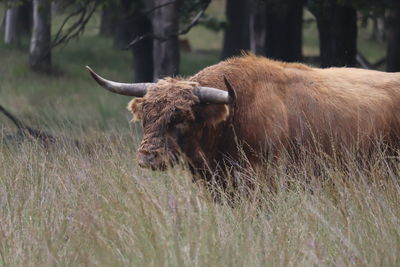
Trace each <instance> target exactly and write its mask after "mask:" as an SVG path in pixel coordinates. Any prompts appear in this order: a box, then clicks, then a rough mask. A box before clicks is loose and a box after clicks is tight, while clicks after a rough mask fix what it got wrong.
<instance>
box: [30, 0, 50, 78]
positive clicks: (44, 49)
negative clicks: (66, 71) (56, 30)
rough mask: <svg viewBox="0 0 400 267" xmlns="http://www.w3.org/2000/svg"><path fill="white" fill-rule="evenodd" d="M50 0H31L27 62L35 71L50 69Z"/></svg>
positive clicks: (47, 70)
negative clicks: (30, 34) (29, 41)
mask: <svg viewBox="0 0 400 267" xmlns="http://www.w3.org/2000/svg"><path fill="white" fill-rule="evenodd" d="M50 4H51V0H33V29H32V38H31V44H30V53H29V64H30V66H31V68H32V69H33V70H35V71H44V72H49V71H50V70H51V36H50V33H51V5H50Z"/></svg>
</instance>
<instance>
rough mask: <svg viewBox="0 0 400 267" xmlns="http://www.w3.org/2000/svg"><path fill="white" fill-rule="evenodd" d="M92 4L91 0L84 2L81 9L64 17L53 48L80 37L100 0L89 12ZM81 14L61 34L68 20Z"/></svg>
mask: <svg viewBox="0 0 400 267" xmlns="http://www.w3.org/2000/svg"><path fill="white" fill-rule="evenodd" d="M90 4H91V2H87V3H85V4H82V5H81V7H80V8H79V9H77V10H76V11H75V12H73V13H71V14H70V15H68V16H67V17H66V18H65V19H64V21H63V23H62V24H61V26H60V28H59V30H58V31H57V34H56V37H55V38H54V40H53V42H52V48H54V47H56V46H58V45H60V44H62V43H66V42H68V41H69V40H71V39H73V38H76V37H78V36H79V35H80V34H81V33H82V32H83V31H84V30H85V27H86V25H87V23H88V22H89V20H90V18H91V17H92V16H93V14H94V12H95V11H96V9H97V7H98V5H99V4H98V2H97V1H95V3H94V4H93V8H92V9H91V10H90V11H89V12H88V6H89V5H90ZM79 14H80V16H79V19H78V20H77V21H76V22H75V23H74V24H72V25H71V26H70V27H69V28H68V29H67V30H66V31H65V33H64V34H63V35H62V36H61V34H62V32H63V29H64V27H65V25H66V24H67V23H68V21H69V20H71V19H72V18H73V17H75V16H78V15H79ZM60 36H61V37H60Z"/></svg>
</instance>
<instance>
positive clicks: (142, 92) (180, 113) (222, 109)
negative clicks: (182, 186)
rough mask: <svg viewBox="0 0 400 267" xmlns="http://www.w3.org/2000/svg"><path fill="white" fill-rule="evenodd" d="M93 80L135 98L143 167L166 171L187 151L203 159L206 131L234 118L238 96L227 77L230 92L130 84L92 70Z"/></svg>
mask: <svg viewBox="0 0 400 267" xmlns="http://www.w3.org/2000/svg"><path fill="white" fill-rule="evenodd" d="M88 69H89V71H90V73H91V74H92V76H93V78H94V79H95V80H96V81H97V82H98V83H99V84H100V85H101V86H103V87H104V88H106V89H108V90H109V91H112V92H114V93H118V94H123V95H128V96H135V97H136V98H134V99H133V100H132V101H131V102H130V103H129V105H128V109H129V110H130V111H131V112H132V114H133V119H134V120H140V121H142V125H143V140H142V142H141V144H140V147H139V150H138V154H137V157H138V162H139V165H140V166H141V167H145V168H151V169H165V168H166V167H167V166H168V165H173V163H175V162H176V161H177V160H178V159H179V158H180V157H179V156H180V153H181V152H183V153H184V154H185V155H186V156H187V157H188V158H189V159H190V160H195V161H199V160H203V157H204V155H203V151H202V150H201V147H200V146H199V144H200V142H201V139H202V138H203V130H204V129H205V128H214V129H217V128H218V127H219V126H220V125H221V124H222V123H224V122H226V121H227V120H228V118H229V116H230V108H229V104H231V103H232V102H233V101H234V100H235V98H236V93H235V91H234V90H233V88H232V86H231V85H230V84H229V82H228V80H227V79H226V78H225V77H224V82H225V85H226V87H227V89H228V91H224V90H220V89H216V88H210V87H201V86H199V84H198V83H195V82H189V81H185V80H179V79H173V78H165V79H162V80H159V81H158V82H157V83H136V84H126V83H118V82H113V81H109V80H106V79H104V78H102V77H100V76H99V75H97V74H96V73H94V72H93V71H92V70H91V69H90V68H88Z"/></svg>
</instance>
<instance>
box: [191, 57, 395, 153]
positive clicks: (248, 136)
mask: <svg viewBox="0 0 400 267" xmlns="http://www.w3.org/2000/svg"><path fill="white" fill-rule="evenodd" d="M224 75H225V76H226V77H227V78H228V79H229V81H230V82H231V84H232V85H233V87H234V88H235V90H236V92H237V95H238V97H237V103H236V107H237V108H236V110H235V114H234V123H235V131H236V134H237V135H238V137H239V139H241V140H243V143H246V144H248V145H250V146H251V147H253V148H254V149H255V150H257V151H260V150H262V149H264V148H265V149H268V148H269V147H271V146H274V147H275V148H277V149H279V148H280V147H282V146H287V145H288V144H290V143H292V144H297V145H303V146H309V145H312V146H315V144H318V145H321V147H322V148H323V149H324V150H325V151H326V152H331V150H332V148H333V145H337V146H342V147H350V146H353V145H356V146H359V147H362V146H369V145H370V144H371V141H372V140H374V139H376V138H384V139H385V138H386V137H388V136H393V135H397V133H400V74H394V73H384V72H378V71H370V70H362V69H355V68H330V69H317V68H310V67H308V66H305V65H303V64H290V63H282V62H277V61H273V60H269V59H265V58H259V57H255V56H248V57H241V58H233V59H230V60H228V61H225V62H221V63H219V64H217V65H214V66H211V67H208V68H206V69H204V70H203V71H201V72H200V73H198V74H197V75H195V76H194V77H193V78H192V80H193V81H197V82H199V83H200V84H201V85H203V86H211V87H217V88H221V89H224V90H226V88H225V85H224V83H223V76H224Z"/></svg>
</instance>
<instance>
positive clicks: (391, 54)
mask: <svg viewBox="0 0 400 267" xmlns="http://www.w3.org/2000/svg"><path fill="white" fill-rule="evenodd" d="M386 29H387V41H388V47H387V54H386V57H387V65H386V70H387V71H389V72H397V71H400V49H399V48H400V9H390V10H389V11H388V12H387V18H386Z"/></svg>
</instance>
